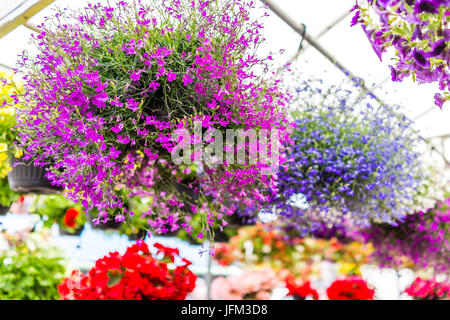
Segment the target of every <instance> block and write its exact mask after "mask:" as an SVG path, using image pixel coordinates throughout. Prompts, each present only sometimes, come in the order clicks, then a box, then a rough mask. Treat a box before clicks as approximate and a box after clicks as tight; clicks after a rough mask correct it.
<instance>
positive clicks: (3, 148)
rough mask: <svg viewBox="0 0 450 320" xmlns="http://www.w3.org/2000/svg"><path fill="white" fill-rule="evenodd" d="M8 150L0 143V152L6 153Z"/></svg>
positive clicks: (4, 144) (6, 146) (5, 145)
mask: <svg viewBox="0 0 450 320" xmlns="http://www.w3.org/2000/svg"><path fill="white" fill-rule="evenodd" d="M7 150H8V145H7V144H6V143H0V152H6V151H7Z"/></svg>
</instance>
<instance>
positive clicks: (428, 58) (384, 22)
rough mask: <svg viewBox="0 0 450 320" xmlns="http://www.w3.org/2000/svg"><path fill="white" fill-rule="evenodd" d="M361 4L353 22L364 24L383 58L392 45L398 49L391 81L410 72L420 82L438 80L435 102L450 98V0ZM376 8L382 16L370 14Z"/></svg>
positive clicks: (356, 8) (379, 55) (401, 78)
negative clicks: (376, 19)
mask: <svg viewBox="0 0 450 320" xmlns="http://www.w3.org/2000/svg"><path fill="white" fill-rule="evenodd" d="M368 3H369V7H367V8H364V7H361V6H360V5H358V3H357V4H356V5H355V6H354V8H353V10H356V13H355V15H354V17H353V20H352V26H354V25H356V24H361V26H362V28H363V30H364V32H365V33H366V35H367V37H368V38H369V40H370V42H371V44H372V47H373V49H374V50H375V52H376V54H377V55H378V57H379V58H380V60H381V57H382V54H383V53H384V52H385V51H386V49H387V48H389V47H394V48H395V50H396V57H397V63H396V65H395V66H392V65H391V66H389V68H390V69H391V75H392V81H402V80H403V79H404V78H406V77H408V76H412V77H413V80H414V81H415V80H417V82H419V83H429V82H439V90H440V91H442V92H439V93H436V94H435V104H436V105H437V106H439V107H440V108H442V106H443V104H444V103H445V101H447V100H449V99H450V94H449V92H448V91H449V89H450V80H449V77H450V71H449V62H450V52H449V49H448V41H449V39H450V30H449V28H448V23H449V20H448V18H449V16H450V10H449V5H450V1H449V0H383V1H374V0H370V1H368ZM370 9H373V10H374V11H375V12H376V14H377V15H378V17H379V19H378V20H379V21H378V22H376V21H375V20H374V19H373V18H372V17H370Z"/></svg>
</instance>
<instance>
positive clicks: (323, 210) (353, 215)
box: [272, 81, 422, 234]
mask: <svg viewBox="0 0 450 320" xmlns="http://www.w3.org/2000/svg"><path fill="white" fill-rule="evenodd" d="M297 91H298V97H297V102H296V106H297V107H298V108H297V110H296V111H295V112H294V113H293V117H294V118H295V119H296V120H295V124H296V127H295V129H294V130H293V135H292V140H293V144H292V146H291V148H289V149H288V162H287V163H286V166H283V167H282V168H281V170H280V172H279V175H278V192H277V193H276V195H275V197H274V198H273V199H272V201H273V203H274V205H275V207H276V209H277V211H278V213H279V214H280V215H281V218H280V219H281V220H282V221H283V224H286V225H287V227H289V228H290V229H291V232H292V229H296V230H297V231H298V232H300V233H301V234H305V233H310V232H314V231H315V230H320V229H321V228H323V224H324V223H325V224H327V225H335V226H339V225H342V226H343V225H344V224H346V223H350V224H351V225H353V224H356V225H367V224H369V223H370V222H371V221H372V220H382V221H385V222H388V223H392V222H393V221H395V220H396V219H399V218H402V217H403V216H405V215H406V214H407V212H408V208H405V207H404V206H402V203H405V202H407V201H408V200H411V194H414V190H416V189H417V187H418V185H419V183H420V181H421V180H422V176H421V174H420V166H419V165H420V163H421V162H420V159H419V154H418V153H417V152H415V151H414V144H415V142H417V141H418V140H417V136H416V135H415V134H413V131H412V129H411V122H410V121H409V120H407V118H406V117H404V116H402V115H401V114H400V113H398V110H396V109H395V108H391V107H388V106H382V105H377V104H376V102H375V101H374V100H373V98H372V97H370V96H364V93H361V94H358V91H359V90H358V88H353V92H352V91H351V90H345V89H342V88H339V87H334V86H331V87H329V88H326V87H325V86H324V85H321V84H319V85H318V86H316V82H314V81H311V82H308V83H305V86H304V87H302V88H299V89H297ZM299 195H302V197H303V198H304V200H305V201H304V203H301V204H299V202H298V201H296V198H298V197H299Z"/></svg>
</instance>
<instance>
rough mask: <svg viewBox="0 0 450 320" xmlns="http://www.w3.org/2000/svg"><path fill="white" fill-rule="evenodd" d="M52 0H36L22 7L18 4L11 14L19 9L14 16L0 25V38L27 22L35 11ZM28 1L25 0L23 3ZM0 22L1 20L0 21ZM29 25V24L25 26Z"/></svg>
mask: <svg viewBox="0 0 450 320" xmlns="http://www.w3.org/2000/svg"><path fill="white" fill-rule="evenodd" d="M53 1H54V0H38V1H36V2H35V3H34V4H32V5H30V6H28V7H25V8H22V6H19V7H18V8H16V9H15V10H14V11H13V13H12V14H14V12H15V11H16V10H17V11H19V12H18V13H17V14H15V16H14V17H13V18H12V19H11V20H8V21H5V22H4V23H2V24H1V25H0V38H3V37H4V36H5V35H7V34H8V33H10V32H11V31H12V30H14V29H15V28H17V27H18V26H20V25H24V24H25V23H27V22H28V20H29V19H30V18H31V17H32V16H34V15H35V14H36V13H38V12H39V11H41V10H42V9H44V8H45V7H47V6H48V5H49V4H51V3H52V2H53ZM26 3H28V2H25V4H26ZM0 23H1V22H0ZM27 27H29V26H27ZM29 28H32V27H29Z"/></svg>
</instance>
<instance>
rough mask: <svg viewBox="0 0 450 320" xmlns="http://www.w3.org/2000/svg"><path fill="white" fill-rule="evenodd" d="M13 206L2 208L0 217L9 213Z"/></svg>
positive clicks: (0, 207)
mask: <svg viewBox="0 0 450 320" xmlns="http://www.w3.org/2000/svg"><path fill="white" fill-rule="evenodd" d="M10 207H11V206H0V216H4V215H6V214H7V213H8V211H9V208H10Z"/></svg>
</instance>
